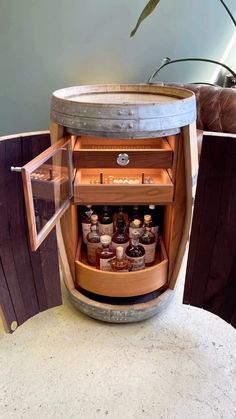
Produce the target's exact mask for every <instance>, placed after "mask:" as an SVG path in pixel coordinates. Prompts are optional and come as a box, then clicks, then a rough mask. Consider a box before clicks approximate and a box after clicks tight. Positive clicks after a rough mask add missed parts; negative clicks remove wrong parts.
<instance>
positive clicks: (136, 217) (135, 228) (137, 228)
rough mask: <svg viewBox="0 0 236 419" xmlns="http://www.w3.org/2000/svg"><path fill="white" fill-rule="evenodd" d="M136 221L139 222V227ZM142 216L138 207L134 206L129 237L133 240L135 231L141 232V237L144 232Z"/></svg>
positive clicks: (130, 219)
mask: <svg viewBox="0 0 236 419" xmlns="http://www.w3.org/2000/svg"><path fill="white" fill-rule="evenodd" d="M134 220H139V226H138V225H137V222H135V224H134ZM142 224H143V223H142V216H141V214H140V210H139V207H138V206H134V207H133V210H132V214H131V216H130V218H129V237H130V238H131V237H132V235H133V233H134V231H139V233H140V235H141V234H142V232H143V226H142Z"/></svg>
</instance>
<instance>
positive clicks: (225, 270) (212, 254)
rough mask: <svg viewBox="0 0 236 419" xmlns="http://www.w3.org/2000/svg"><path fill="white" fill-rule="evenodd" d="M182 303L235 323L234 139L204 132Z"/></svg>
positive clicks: (235, 217)
mask: <svg viewBox="0 0 236 419" xmlns="http://www.w3.org/2000/svg"><path fill="white" fill-rule="evenodd" d="M184 303H185V304H191V305H194V306H197V307H202V308H204V309H206V310H209V311H211V312H212V313H215V314H217V315H219V316H220V317H222V318H223V319H224V320H226V321H228V322H229V323H232V325H233V326H234V327H236V138H233V137H230V136H227V137H219V136H217V135H216V136H212V135H211V136H207V135H206V136H204V138H203V145H202V153H201V159H200V169H199V176H198V184H197V191H196V200H195V207H194V215H193V225H192V233H191V239H190V248H189V258H188V265H187V272H186V283H185V292H184Z"/></svg>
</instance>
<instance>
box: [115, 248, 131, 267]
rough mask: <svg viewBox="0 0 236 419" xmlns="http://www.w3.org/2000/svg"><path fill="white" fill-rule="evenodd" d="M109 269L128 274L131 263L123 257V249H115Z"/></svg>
mask: <svg viewBox="0 0 236 419" xmlns="http://www.w3.org/2000/svg"><path fill="white" fill-rule="evenodd" d="M111 268H112V270H113V271H115V272H129V271H131V269H132V264H131V261H130V260H128V259H127V257H126V256H125V252H124V248H123V247H121V246H118V247H117V248H116V257H115V258H114V259H112V261H111Z"/></svg>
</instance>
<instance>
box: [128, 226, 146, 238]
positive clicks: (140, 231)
mask: <svg viewBox="0 0 236 419" xmlns="http://www.w3.org/2000/svg"><path fill="white" fill-rule="evenodd" d="M135 231H138V232H139V234H140V236H141V235H142V234H143V227H139V228H133V227H129V237H130V238H131V239H132V237H133V234H134V232H135Z"/></svg>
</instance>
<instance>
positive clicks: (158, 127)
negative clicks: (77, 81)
mask: <svg viewBox="0 0 236 419" xmlns="http://www.w3.org/2000/svg"><path fill="white" fill-rule="evenodd" d="M51 119H52V121H54V122H56V123H58V124H59V125H62V126H65V127H67V128H68V129H69V131H70V132H72V133H73V132H74V133H81V134H87V135H91V134H92V135H95V136H96V135H97V136H99V135H102V136H106V134H107V136H113V137H121V136H123V137H141V136H144V137H145V136H156V135H157V133H158V132H162V135H163V132H164V131H167V132H168V130H171V129H172V130H173V129H177V128H179V127H182V126H185V125H188V124H190V123H192V122H193V121H194V120H195V119H196V101H195V94H194V93H193V92H192V91H190V90H187V89H182V88H179V87H175V86H174V87H173V86H157V85H151V84H113V85H112V84H108V85H88V86H73V87H68V88H64V89H59V90H57V91H55V92H54V93H53V94H52V101H51ZM145 134H146V135H145Z"/></svg>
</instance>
